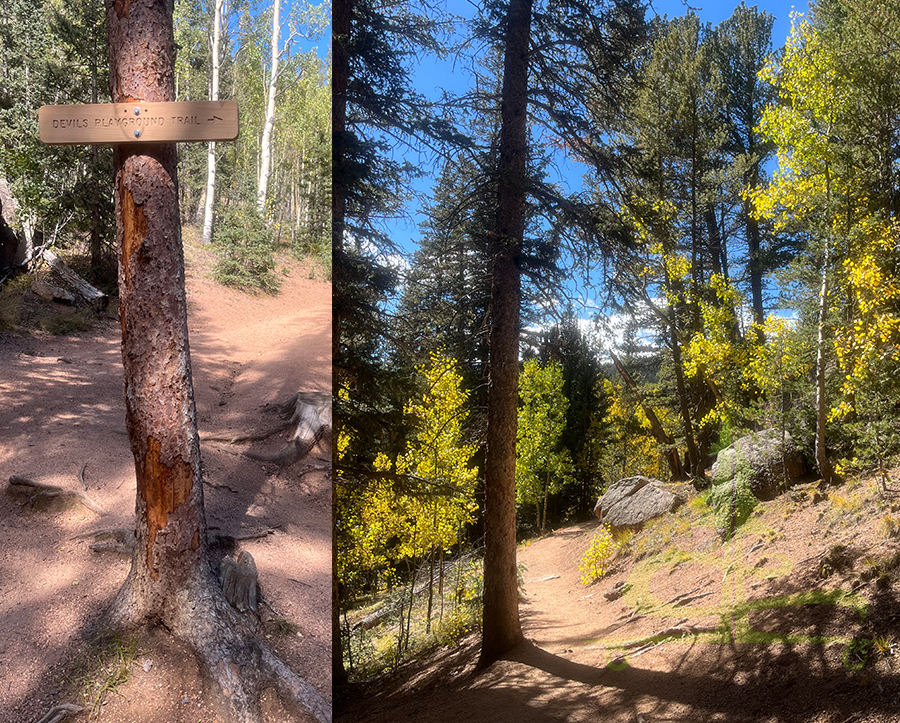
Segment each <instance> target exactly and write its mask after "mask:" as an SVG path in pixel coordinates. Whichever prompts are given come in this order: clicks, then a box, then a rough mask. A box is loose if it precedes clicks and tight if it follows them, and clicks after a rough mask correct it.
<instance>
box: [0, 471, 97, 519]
mask: <svg viewBox="0 0 900 723" xmlns="http://www.w3.org/2000/svg"><path fill="white" fill-rule="evenodd" d="M81 475H82V476H81V480H82V484H84V482H83V480H84V476H83V475H84V468H82V470H81ZM7 489H8V491H9V492H10V493H11V494H15V493H23V492H24V493H26V494H28V493H31V492H33V493H34V494H31V496H30V497H29V498H28V499H27V500H25V502H23V503H22V506H23V507H24V506H25V505H30V506H31V507H34V503H35V502H37V501H38V500H41V499H49V498H53V497H59V498H61V499H68V498H74V499H76V500H77V501H78V502H81V504H83V505H84V506H85V507H87V508H88V509H89V510H90V511H91V512H93V513H95V514H98V515H106V514H109V513H108V512H107V511H106V510H104V509H103V508H102V507H101V506H100V505H98V504H97V503H96V502H94V501H93V500H92V499H91V498H90V497H88V496H87V495H86V494H85V493H84V492H82V491H81V490H67V489H64V488H62V487H57V486H56V485H47V484H43V483H41V482H35V481H33V480H30V479H28V478H27V477H19V476H18V475H13V476H12V477H10V478H9V487H8V488H7Z"/></svg>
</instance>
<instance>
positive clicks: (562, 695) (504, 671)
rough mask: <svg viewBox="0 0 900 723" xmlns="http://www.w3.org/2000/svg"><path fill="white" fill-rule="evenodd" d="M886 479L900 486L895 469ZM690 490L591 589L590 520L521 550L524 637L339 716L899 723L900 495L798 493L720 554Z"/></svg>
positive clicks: (855, 488)
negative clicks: (491, 655) (497, 653)
mask: <svg viewBox="0 0 900 723" xmlns="http://www.w3.org/2000/svg"><path fill="white" fill-rule="evenodd" d="M889 478H890V485H889V486H890V487H891V488H893V489H894V490H897V489H898V488H900V470H893V471H892V472H891V474H890V475H889ZM686 491H688V493H689V496H690V497H691V500H690V502H689V503H688V504H685V505H684V506H682V507H681V509H680V510H679V511H678V512H677V513H675V514H674V515H670V516H667V517H665V518H662V519H660V520H658V521H655V522H653V523H651V524H649V525H647V526H646V527H645V528H644V530H643V531H641V532H639V533H637V534H635V535H634V536H633V537H631V538H630V539H629V540H628V542H627V546H626V548H625V551H623V552H621V553H620V554H619V557H618V558H617V559H616V560H614V561H613V562H612V564H611V566H610V569H609V570H608V571H607V573H606V574H605V575H603V577H601V578H600V579H599V581H597V582H595V583H593V584H591V585H588V586H584V585H583V584H582V583H581V582H580V577H581V573H580V571H579V569H578V561H579V559H580V558H581V557H582V555H583V554H584V553H585V551H586V550H587V548H588V546H589V544H590V540H591V538H592V537H593V535H594V533H595V532H596V530H597V528H598V523H597V522H596V521H591V522H585V523H582V524H577V525H574V526H571V527H567V528H565V529H560V530H558V531H556V532H554V533H553V534H551V535H549V536H547V537H544V538H542V539H539V540H536V541H533V542H531V543H530V544H523V545H522V546H520V549H519V553H518V559H519V563H520V566H521V565H524V570H525V571H524V580H525V584H524V590H523V592H522V596H521V600H520V617H521V620H522V625H523V630H524V634H525V637H526V639H527V642H526V643H525V644H523V645H522V646H520V647H519V648H517V649H516V650H514V651H513V652H512V653H511V654H509V655H508V656H507V657H506V658H505V659H503V660H501V661H499V662H497V663H495V664H494V665H493V666H491V667H489V668H488V669H487V670H485V671H483V672H480V673H479V672H476V671H475V663H476V661H477V658H478V652H479V636H478V635H477V634H473V635H470V636H468V637H466V638H464V639H463V640H462V641H460V643H459V644H458V645H457V646H453V647H444V648H440V649H438V650H436V651H432V652H431V653H429V654H427V655H424V656H422V657H421V658H420V659H418V660H414V661H411V662H408V663H405V664H403V665H401V666H400V668H399V669H398V670H397V671H395V672H393V673H387V674H384V675H382V676H380V677H378V678H375V679H373V680H370V681H368V682H366V683H363V684H357V685H356V686H355V688H352V689H351V690H350V691H349V692H348V693H347V695H346V696H342V697H341V700H339V702H338V704H337V705H338V709H337V710H338V716H337V718H336V720H339V721H346V722H347V723H351V722H352V723H388V722H390V723H398V722H400V721H413V720H414V721H417V723H444V722H447V723H451V722H455V721H460V720H465V721H467V722H469V723H502V722H504V721H510V722H513V723H531V722H534V723H537V722H538V721H541V722H547V721H566V722H567V723H576V722H581V721H585V722H587V721H604V723H651V722H653V723H656V722H661V721H669V722H676V721H677V722H682V721H684V722H690V723H697V722H700V723H706V722H712V721H723V722H724V721H728V722H731V721H734V722H738V723H760V722H769V723H788V722H792V723H793V722H798V723H799V722H801V721H802V722H803V723H813V722H815V723H826V722H828V723H849V722H851V721H853V722H854V723H856V722H867V723H874V722H875V721H896V720H898V719H900V575H898V570H900V537H898V532H900V513H898V511H900V492H897V491H894V492H890V493H886V494H882V493H880V491H879V486H878V484H877V483H876V481H875V480H872V479H857V480H853V481H850V482H848V483H846V484H845V485H844V486H842V487H838V488H835V489H832V490H830V491H828V492H827V493H826V494H825V495H823V494H821V492H820V491H819V490H818V489H817V487H816V485H815V483H810V484H806V485H802V486H799V487H795V488H794V489H793V490H791V491H789V492H788V493H787V494H785V495H783V496H781V497H780V498H778V499H776V500H773V501H771V502H764V503H761V504H760V505H759V506H758V507H757V509H756V511H755V512H754V514H753V515H752V517H751V519H750V520H749V521H748V522H747V523H746V525H745V526H744V527H742V528H741V529H740V531H739V532H738V534H737V535H736V536H735V537H734V539H733V540H732V541H730V542H728V543H724V544H723V543H721V542H720V541H719V540H718V538H717V534H716V532H715V529H714V521H713V513H712V512H711V511H710V510H709V508H708V507H706V505H705V504H703V501H702V499H701V498H699V497H698V496H697V495H696V493H694V492H693V491H692V490H689V489H688V490H686ZM614 590H618V591H620V592H622V593H623V594H622V595H621V597H619V598H618V599H612V600H610V599H607V597H606V596H605V593H607V592H609V593H610V596H611V597H614V595H613V591H614Z"/></svg>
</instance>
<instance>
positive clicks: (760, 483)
mask: <svg viewBox="0 0 900 723" xmlns="http://www.w3.org/2000/svg"><path fill="white" fill-rule="evenodd" d="M804 474H806V464H805V463H804V461H803V457H802V455H801V454H800V451H799V450H798V449H797V446H796V445H795V444H794V440H793V439H792V437H791V435H790V434H788V433H787V432H785V433H784V437H783V439H782V432H781V431H780V430H775V429H766V430H763V431H761V432H754V433H753V434H748V435H747V436H746V437H741V438H740V439H739V440H737V441H736V442H735V443H734V444H732V445H730V446H728V447H726V448H725V449H723V450H722V451H721V452H719V454H718V455H717V456H716V461H715V464H713V467H712V481H713V484H714V485H716V484H722V483H724V482H728V481H730V480H732V479H734V478H736V477H738V478H739V477H742V476H744V477H746V480H747V484H748V485H750V490H751V491H752V492H753V494H754V496H755V497H756V498H757V499H758V500H772V499H775V498H776V497H777V496H778V495H779V494H781V493H782V492H784V491H785V490H787V488H788V487H790V486H791V485H793V484H795V483H796V482H797V481H798V480H799V479H800V478H801V477H803V475H804Z"/></svg>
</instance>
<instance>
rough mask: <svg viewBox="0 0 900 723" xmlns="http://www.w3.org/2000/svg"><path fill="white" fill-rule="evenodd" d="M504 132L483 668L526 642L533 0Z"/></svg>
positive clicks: (508, 94)
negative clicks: (520, 508)
mask: <svg viewBox="0 0 900 723" xmlns="http://www.w3.org/2000/svg"><path fill="white" fill-rule="evenodd" d="M507 18H508V19H507V36H506V55H505V59H504V68H503V91H502V108H501V129H500V161H499V169H498V173H499V191H498V197H497V232H496V234H495V235H494V236H493V237H492V239H491V249H490V252H491V256H492V291H491V312H490V313H491V317H490V387H489V389H488V418H487V453H486V459H485V472H484V478H485V479H484V487H485V514H484V548H485V549H484V616H483V627H482V630H483V638H482V646H481V656H480V658H479V661H478V666H479V667H480V668H484V667H487V666H489V665H490V664H491V663H493V662H494V661H496V660H498V659H499V658H500V657H501V656H503V655H505V654H506V653H508V652H509V651H510V650H512V649H513V648H514V647H516V645H518V644H519V643H520V642H521V641H522V640H523V636H522V626H521V624H520V622H519V599H518V594H519V592H518V585H517V579H516V426H517V422H518V420H517V404H518V380H519V306H520V297H521V278H520V271H519V266H518V262H519V253H520V249H521V245H522V238H523V235H524V229H525V192H526V156H527V152H528V137H527V110H528V96H527V91H528V45H529V37H530V34H531V0H511V2H510V5H509V13H508V15H507Z"/></svg>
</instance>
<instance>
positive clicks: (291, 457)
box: [201, 394, 331, 467]
mask: <svg viewBox="0 0 900 723" xmlns="http://www.w3.org/2000/svg"><path fill="white" fill-rule="evenodd" d="M277 408H278V409H279V411H280V412H281V413H284V414H287V413H290V414H291V417H290V419H289V420H288V421H287V423H285V424H283V425H282V426H280V427H278V428H277V429H273V430H271V431H269V432H263V433H260V434H245V435H239V436H232V437H213V436H203V437H201V441H203V442H211V443H218V444H241V443H246V442H259V441H262V440H264V439H268V438H269V437H272V436H273V435H275V434H280V433H281V432H284V431H286V430H288V429H291V428H293V429H294V433H293V435H292V436H291V440H290V442H288V444H287V446H285V447H284V448H283V449H281V450H280V451H278V452H275V453H274V454H261V453H258V452H244V453H243V455H244V456H245V457H249V458H250V459H254V460H256V461H258V462H269V463H272V464H277V465H278V466H279V467H288V466H290V465H292V464H294V463H295V462H297V461H299V460H300V459H302V458H303V457H305V456H306V455H307V454H309V451H310V450H311V449H312V448H313V447H314V446H315V445H316V444H317V443H318V441H319V440H320V439H321V438H322V436H323V435H324V434H325V432H326V431H327V430H329V429H331V405H328V404H308V403H307V402H304V401H303V400H302V399H301V398H300V395H299V394H297V395H295V396H294V397H293V398H292V399H291V400H290V401H289V402H287V403H285V404H283V405H277Z"/></svg>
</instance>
